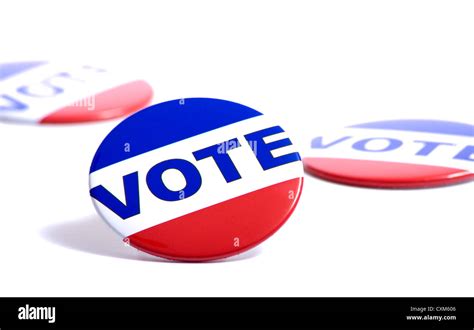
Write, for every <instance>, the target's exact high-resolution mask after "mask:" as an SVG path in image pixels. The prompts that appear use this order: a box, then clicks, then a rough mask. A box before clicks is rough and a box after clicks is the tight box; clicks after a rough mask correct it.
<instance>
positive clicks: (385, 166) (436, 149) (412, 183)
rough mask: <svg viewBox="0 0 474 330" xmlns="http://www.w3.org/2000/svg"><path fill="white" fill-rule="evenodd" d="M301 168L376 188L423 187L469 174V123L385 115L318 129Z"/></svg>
mask: <svg viewBox="0 0 474 330" xmlns="http://www.w3.org/2000/svg"><path fill="white" fill-rule="evenodd" d="M303 162H304V166H305V171H306V172H307V173H310V174H312V175H315V176H317V177H320V178H322V179H327V180H330V181H334V182H338V183H343V184H349V185H355V186H362V187H375V188H426V187H436V186H443V185H449V184H456V183H462V182H468V181H472V180H474V126H473V125H470V124H465V123H457V122H449V121H440V120H413V119H405V120H386V121H377V122H370V123H364V124H359V125H354V126H349V127H347V128H345V129H341V130H339V131H335V132H330V133H328V134H322V135H318V136H316V137H315V138H313V139H312V141H311V150H310V151H308V152H307V153H306V154H305V155H304V159H303Z"/></svg>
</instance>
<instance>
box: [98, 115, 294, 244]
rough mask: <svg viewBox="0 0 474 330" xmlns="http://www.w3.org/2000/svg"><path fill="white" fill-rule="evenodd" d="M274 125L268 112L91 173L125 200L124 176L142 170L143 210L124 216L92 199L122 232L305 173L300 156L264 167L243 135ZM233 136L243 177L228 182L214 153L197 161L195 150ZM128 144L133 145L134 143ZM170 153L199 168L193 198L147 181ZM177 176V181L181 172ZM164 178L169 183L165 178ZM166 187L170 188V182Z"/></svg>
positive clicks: (232, 154)
mask: <svg viewBox="0 0 474 330" xmlns="http://www.w3.org/2000/svg"><path fill="white" fill-rule="evenodd" d="M271 126H275V125H274V124H272V123H269V122H268V120H267V119H266V118H265V117H264V116H259V117H255V118H251V119H248V120H245V121H241V122H238V123H235V124H232V125H228V126H225V127H221V128H219V129H216V130H213V131H210V132H207V133H205V134H201V135H197V136H194V137H191V138H188V139H186V140H183V141H179V142H176V143H173V144H170V145H167V146H165V147H162V148H159V149H156V150H153V151H150V152H147V153H145V154H142V155H139V156H135V157H133V158H130V159H127V160H124V161H121V162H119V163H116V164H114V165H111V166H108V167H106V168H102V169H100V170H98V171H95V172H93V173H91V175H90V187H91V188H93V187H96V186H98V185H103V186H104V187H105V188H106V189H108V190H109V191H110V192H111V193H112V194H114V195H115V196H116V197H117V198H119V199H120V200H121V201H122V202H123V201H125V195H124V189H123V181H122V177H123V176H124V175H126V174H129V173H131V172H135V171H138V175H139V191H140V206H141V213H140V214H139V215H136V216H134V217H131V218H129V219H127V220H122V219H121V218H120V217H118V216H117V215H116V214H115V213H113V212H111V211H110V210H109V209H108V208H106V207H105V206H104V205H102V204H101V203H99V202H97V201H96V200H94V205H95V206H96V208H97V210H98V211H99V213H101V214H102V215H103V216H104V218H105V219H106V220H107V221H108V222H109V224H110V225H111V226H112V227H113V228H115V229H116V230H117V231H118V232H119V233H120V234H121V235H122V236H124V237H126V236H130V235H132V234H134V233H137V232H139V231H142V230H144V229H147V228H149V227H152V226H155V225H158V224H160V223H163V222H166V221H168V220H171V219H174V218H177V217H180V216H183V215H186V214H189V213H191V212H194V211H197V210H200V209H203V208H206V207H208V206H211V205H215V204H218V203H221V202H223V201H226V200H229V199H231V198H235V197H238V196H241V195H244V194H246V193H249V192H252V191H255V190H258V189H261V188H265V187H267V186H270V185H273V184H277V183H280V182H283V181H287V180H290V179H294V178H299V177H302V175H303V171H302V164H301V162H293V163H289V164H286V165H283V166H279V167H276V168H273V169H270V170H267V171H263V169H262V167H261V166H260V163H259V162H258V161H257V158H256V157H255V154H254V153H253V151H252V149H251V147H250V146H249V144H248V143H247V141H246V140H245V139H244V137H243V136H244V135H245V134H248V133H252V132H255V131H258V130H260V129H265V128H268V127H271ZM285 137H287V136H285ZM232 138H238V139H239V142H240V144H241V147H239V148H236V149H233V150H230V151H229V156H230V157H231V159H232V161H233V162H234V164H235V166H236V168H237V170H238V171H239V173H240V175H241V179H239V180H236V181H233V182H231V183H227V182H226V181H225V180H224V178H223V176H222V175H221V173H220V171H219V170H218V168H217V165H216V163H215V162H214V160H213V159H212V158H207V159H203V160H200V161H196V160H195V159H194V157H193V156H192V154H191V153H192V152H193V151H197V150H200V149H202V148H205V147H208V146H211V145H214V144H217V143H221V142H223V141H227V140H230V139H232ZM130 148H133V145H131V146H130ZM294 151H295V150H294V147H292V146H291V147H290V148H287V152H294ZM258 152H259V151H258V149H257V153H258ZM172 158H181V159H186V160H188V161H190V162H192V163H193V164H194V165H195V166H196V167H197V168H198V170H199V172H200V174H201V177H202V186H201V188H200V190H199V191H198V192H197V193H196V194H195V195H193V196H191V197H189V198H186V199H183V200H180V201H175V202H166V201H162V200H160V199H158V198H156V197H155V196H154V195H153V194H152V193H151V192H150V191H149V189H148V186H147V184H146V174H147V173H148V170H149V169H150V168H151V167H153V166H154V165H155V164H157V163H159V162H161V161H164V160H167V159H172ZM170 172H171V171H170ZM170 176H171V175H170ZM167 177H168V176H167ZM175 180H176V181H179V176H178V177H176V178H175ZM181 181H182V180H181ZM165 183H166V184H168V183H167V182H165ZM173 185H176V186H178V185H179V183H178V182H174V184H173ZM168 187H169V188H170V189H171V184H169V185H168ZM275 207H277V206H275Z"/></svg>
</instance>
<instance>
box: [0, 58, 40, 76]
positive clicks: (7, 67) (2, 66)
mask: <svg viewBox="0 0 474 330" xmlns="http://www.w3.org/2000/svg"><path fill="white" fill-rule="evenodd" d="M46 63H47V62H17V63H0V80H5V79H7V78H8V77H11V76H14V75H17V74H19V73H21V72H24V71H28V70H31V69H33V68H36V67H37V66H40V65H43V64H46Z"/></svg>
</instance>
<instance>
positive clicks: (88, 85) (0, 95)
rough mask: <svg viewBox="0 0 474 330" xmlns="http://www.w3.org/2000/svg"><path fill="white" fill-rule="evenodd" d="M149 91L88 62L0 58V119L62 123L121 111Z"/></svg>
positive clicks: (144, 100) (141, 101)
mask: <svg viewBox="0 0 474 330" xmlns="http://www.w3.org/2000/svg"><path fill="white" fill-rule="evenodd" d="M152 95H153V92H152V88H151V87H150V85H148V84H147V83H146V82H145V81H143V80H136V79H130V78H127V77H125V76H122V75H119V74H115V73H111V72H108V71H106V70H104V69H102V68H97V67H92V66H89V65H73V64H61V63H48V62H41V61H37V62H17V63H3V64H2V63H0V120H3V121H12V122H24V123H35V124H45V123H48V124H66V123H80V122H90V121H99V120H105V119H112V118H117V117H122V116H126V115H128V114H130V113H133V112H135V111H137V110H140V109H142V108H143V107H145V106H146V105H147V104H148V103H149V102H150V100H151V98H152Z"/></svg>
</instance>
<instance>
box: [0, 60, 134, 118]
mask: <svg viewBox="0 0 474 330" xmlns="http://www.w3.org/2000/svg"><path fill="white" fill-rule="evenodd" d="M61 72H65V73H69V74H70V75H71V76H72V77H75V78H76V77H77V79H80V80H82V81H78V80H75V79H70V78H65V77H56V78H53V79H52V80H51V82H52V84H53V85H54V86H57V87H60V88H63V89H64V92H63V93H61V94H57V95H53V96H50V97H49V96H46V97H32V96H28V95H24V94H22V93H18V91H17V89H18V88H19V87H21V86H32V88H33V87H34V86H36V88H41V85H40V83H41V82H42V81H44V80H45V79H48V78H51V77H53V76H55V75H57V74H58V73H61ZM130 81H132V80H130V79H126V78H125V77H122V76H120V75H117V74H115V73H110V72H97V71H94V70H92V69H84V68H83V65H71V64H61V63H47V64H44V65H41V66H38V67H36V68H33V69H30V70H28V71H24V72H21V73H19V74H17V75H15V76H12V77H10V78H7V79H6V80H4V81H1V82H0V94H6V95H9V96H10V97H13V98H15V99H17V100H18V101H20V102H22V103H25V104H26V105H28V109H26V110H12V111H9V110H2V111H0V118H1V119H6V120H15V121H25V122H39V121H41V120H42V119H43V118H44V117H46V116H48V115H50V114H51V113H53V112H55V111H56V110H59V109H61V108H63V107H66V106H70V105H73V104H74V103H75V102H77V101H80V100H81V99H83V98H87V97H92V96H94V95H96V94H99V93H101V92H104V91H106V90H108V89H111V88H114V87H117V86H119V85H122V84H124V83H127V82H130ZM43 88H46V90H45V93H46V92H48V89H47V87H44V86H43ZM91 101H92V102H94V103H95V100H93V99H91ZM79 106H80V104H79ZM85 109H88V106H87V104H86V105H85ZM90 111H95V110H94V109H91V110H90Z"/></svg>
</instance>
